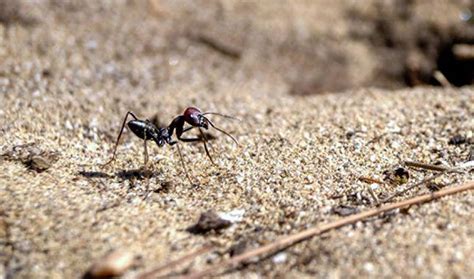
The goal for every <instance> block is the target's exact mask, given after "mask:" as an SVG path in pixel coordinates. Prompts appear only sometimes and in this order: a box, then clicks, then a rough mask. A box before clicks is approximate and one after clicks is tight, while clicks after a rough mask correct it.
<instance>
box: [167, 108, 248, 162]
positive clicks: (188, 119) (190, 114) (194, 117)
mask: <svg viewBox="0 0 474 279" xmlns="http://www.w3.org/2000/svg"><path fill="white" fill-rule="evenodd" d="M208 114H213V115H219V116H222V117H225V118H231V119H237V118H235V117H233V116H229V115H225V114H222V113H218V112H204V113H203V112H201V110H199V109H198V108H195V107H188V108H186V110H184V113H183V114H182V115H178V116H176V117H175V118H174V119H173V121H171V124H170V125H169V126H168V130H169V134H170V135H172V134H173V132H174V130H175V129H176V137H177V138H178V140H180V141H183V142H195V141H202V142H203V143H204V149H205V150H206V154H207V157H208V158H209V160H210V161H211V163H212V164H214V165H215V163H214V160H213V159H212V157H211V154H210V153H209V150H208V148H207V144H206V142H207V141H208V140H207V137H206V135H205V134H204V132H203V131H202V129H201V128H204V129H206V130H207V129H209V125H211V127H213V128H214V129H216V130H218V131H219V132H221V133H223V134H225V135H227V136H228V137H230V138H231V139H232V140H233V141H234V142H235V143H236V144H237V145H238V144H239V143H238V142H237V140H236V139H235V138H234V137H233V136H232V135H231V134H229V133H228V132H226V131H224V130H222V129H220V128H218V127H216V125H214V123H212V121H211V120H209V118H207V117H206V116H205V115H208ZM185 123H188V124H189V125H191V126H190V127H187V128H184V124H185ZM193 128H198V129H199V132H200V134H201V138H202V139H201V138H198V137H195V138H183V137H182V135H183V133H184V132H187V131H189V130H191V129H193Z"/></svg>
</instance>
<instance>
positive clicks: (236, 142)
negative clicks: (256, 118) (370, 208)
mask: <svg viewBox="0 0 474 279" xmlns="http://www.w3.org/2000/svg"><path fill="white" fill-rule="evenodd" d="M203 117H204V119H206V120H207V122H209V124H210V125H211V126H212V127H213V128H214V129H216V130H217V131H219V132H221V133H223V134H225V135H227V136H228V137H230V138H231V139H232V140H233V141H234V142H235V144H237V145H239V142H238V141H237V140H236V139H235V138H234V137H233V136H232V135H231V134H229V133H228V132H226V131H224V130H222V129H220V128H218V127H216V125H214V123H212V122H211V120H209V118H207V117H205V116H203Z"/></svg>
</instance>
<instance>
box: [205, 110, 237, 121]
mask: <svg viewBox="0 0 474 279" xmlns="http://www.w3.org/2000/svg"><path fill="white" fill-rule="evenodd" d="M206 114H212V115H218V116H222V117H225V118H230V119H234V120H237V121H241V120H240V119H239V118H237V117H235V116H231V115H226V114H222V113H219V112H204V113H201V115H206Z"/></svg>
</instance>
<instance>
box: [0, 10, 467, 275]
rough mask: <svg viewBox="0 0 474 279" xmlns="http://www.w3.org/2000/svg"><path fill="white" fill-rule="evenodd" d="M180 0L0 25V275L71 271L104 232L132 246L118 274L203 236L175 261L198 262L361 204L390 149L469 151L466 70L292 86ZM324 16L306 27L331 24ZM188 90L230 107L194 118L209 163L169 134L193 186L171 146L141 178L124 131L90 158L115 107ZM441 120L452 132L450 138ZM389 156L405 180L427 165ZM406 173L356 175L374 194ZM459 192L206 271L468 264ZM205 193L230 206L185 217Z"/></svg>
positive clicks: (115, 123) (137, 145)
mask: <svg viewBox="0 0 474 279" xmlns="http://www.w3.org/2000/svg"><path fill="white" fill-rule="evenodd" d="M164 2H166V1H164ZM322 2H324V1H322ZM225 3H228V4H229V3H232V2H225ZM167 5H169V6H167ZM179 5H180V4H177V3H172V4H170V3H165V4H163V6H160V7H159V8H158V10H156V9H151V8H150V6H149V4H146V3H145V2H143V3H142V2H138V3H131V2H129V1H110V2H103V3H101V4H96V3H95V2H94V1H90V2H84V3H83V4H77V3H75V2H74V1H71V2H69V1H67V2H66V1H52V2H51V3H46V2H45V3H43V2H42V1H39V2H38V3H35V4H31V7H30V8H31V9H30V10H29V12H28V13H26V14H25V15H23V16H24V17H28V18H33V19H34V20H33V22H32V23H30V22H29V21H28V23H25V22H23V21H22V20H16V19H15V20H14V21H12V22H11V23H9V24H6V25H5V24H4V25H0V59H1V63H0V104H1V106H0V127H1V129H0V154H3V155H2V157H1V159H0V249H1V250H0V251H1V253H0V262H1V265H0V278H1V277H2V276H3V277H6V278H78V277H81V276H82V275H83V274H85V272H86V271H87V270H88V269H89V268H90V266H91V265H92V264H93V263H94V262H95V261H96V260H97V259H98V258H100V257H102V256H103V255H105V254H107V253H108V252H109V251H111V250H115V249H127V250H129V251H131V252H132V253H133V254H134V255H136V256H137V261H136V264H135V266H134V267H133V268H132V269H130V270H129V271H128V272H127V273H126V274H125V278H133V277H134V276H136V275H137V274H139V273H141V272H144V271H147V270H150V269H152V268H153V267H156V266H159V265H160V264H163V263H165V262H167V261H169V260H171V259H175V258H178V257H180V256H182V255H185V254H187V253H189V252H190V251H193V250H196V249H198V248H200V247H202V246H203V245H206V244H210V243H211V244H213V245H215V246H216V251H218V252H219V253H210V254H207V255H204V256H202V257H199V258H198V259H197V260H196V261H194V262H193V263H192V264H190V265H187V266H186V265H185V266H184V267H181V268H177V269H176V271H177V272H182V271H183V270H184V268H187V269H186V270H188V271H189V270H200V269H202V268H204V267H205V266H206V265H207V264H208V263H211V262H215V261H217V260H218V259H219V258H220V257H228V256H229V255H228V251H229V249H230V248H231V247H232V246H234V245H236V244H238V243H246V247H247V249H250V248H253V247H257V246H258V245H262V244H265V243H269V242H271V241H272V240H274V239H276V238H277V237H279V236H282V235H287V234H290V233H294V232H298V231H301V230H303V229H305V228H308V227H311V226H314V225H317V224H322V223H325V222H329V221H332V220H336V219H338V218H341V217H340V216H339V215H338V214H336V213H335V212H334V208H337V207H339V206H350V207H354V208H357V209H358V210H364V209H368V208H373V207H374V201H373V198H372V197H371V196H370V194H369V192H368V187H370V185H369V184H367V183H364V182H361V181H360V180H359V177H360V176H367V177H372V178H374V179H378V180H384V177H385V176H386V174H385V173H386V172H387V171H388V172H393V171H394V170H395V169H397V168H398V167H404V166H403V162H404V161H405V160H412V161H420V162H425V163H430V164H441V165H445V166H457V165H460V164H462V163H464V162H466V161H468V159H469V156H470V154H471V153H472V148H473V144H472V142H473V140H474V138H473V131H474V88H473V87H472V86H465V87H461V88H441V87H416V88H405V89H397V90H388V89H380V88H377V87H363V88H354V89H350V90H345V91H344V92H340V93H334V94H314V95H309V96H303V97H302V96H295V95H291V94H288V92H289V90H290V88H289V87H290V85H289V84H288V82H287V80H286V79H284V78H281V75H280V74H279V72H278V71H263V72H261V71H260V69H261V68H265V67H267V66H268V65H261V64H252V60H253V59H256V56H255V55H256V54H255V53H252V49H251V50H250V51H249V52H243V54H242V57H241V58H239V59H237V60H236V58H232V57H229V56H228V55H226V54H222V53H220V52H219V51H215V50H214V49H212V48H210V47H209V46H207V45H204V44H200V43H196V42H195V41H194V40H193V39H189V37H187V36H185V35H183V34H186V28H185V27H181V26H177V25H176V17H178V16H182V14H181V13H183V14H186V10H187V9H191V8H192V7H191V8H189V7H188V8H181V9H180V8H179ZM229 5H230V4H229ZM301 5H303V4H301ZM170 7H173V8H174V9H171V8H170ZM226 7H227V6H226ZM160 8H161V9H162V10H160ZM262 9H263V8H262ZM334 9H335V11H337V7H336V8H334ZM263 10H265V9H263ZM270 10H271V9H270ZM206 11H209V9H208V7H207V6H205V5H204V8H203V11H202V14H201V15H200V16H202V17H205V15H206ZM258 11H259V12H261V13H262V18H264V19H267V18H271V17H270V16H268V14H267V13H264V12H263V11H261V10H258ZM329 11H333V10H331V9H330V10H329ZM334 14H337V13H336V12H334ZM331 15H332V13H331V12H329V15H328V17H330V16H331ZM260 24H261V26H264V27H265V26H268V25H271V24H274V26H275V25H276V26H278V24H276V23H272V22H266V21H264V20H262V22H260ZM183 25H186V24H185V23H183ZM281 25H282V28H284V27H285V21H282V23H281ZM323 26H326V27H324V28H323V27H320V28H321V30H324V31H321V30H319V29H318V30H319V31H318V30H317V31H314V32H328V33H329V32H330V31H328V29H330V28H334V29H336V28H337V27H340V28H342V29H344V28H343V27H344V25H343V24H340V25H338V24H335V25H334V26H330V25H329V24H326V25H323ZM341 26H342V27H341ZM180 28H182V29H180ZM262 28H263V27H262ZM341 32H342V33H343V34H345V33H344V31H341ZM236 33H238V32H236ZM257 54H258V52H257ZM268 67H269V66H268ZM188 106H196V107H199V108H201V109H202V110H204V111H218V112H222V113H225V114H229V115H233V116H235V117H238V118H239V119H240V121H236V120H231V119H225V118H219V117H218V116H211V118H212V120H213V121H214V122H215V123H216V124H217V125H219V127H222V128H224V129H225V130H227V131H229V132H230V133H231V134H232V135H234V136H235V137H236V138H237V139H238V141H239V145H235V144H234V143H233V142H232V141H231V140H230V139H229V138H227V137H226V136H225V135H223V134H220V133H218V132H217V131H215V130H210V131H209V133H211V134H212V135H213V136H215V137H216V139H213V140H212V141H211V142H210V145H211V146H212V149H211V154H212V155H213V158H214V160H215V161H216V164H217V165H212V164H211V162H210V161H209V160H208V158H207V157H206V154H205V152H204V148H203V146H202V145H201V144H199V143H197V144H186V143H183V144H181V147H182V149H183V152H184V155H185V162H186V164H187V166H188V168H189V171H190V174H191V176H192V179H193V180H194V181H196V182H197V183H198V184H199V185H198V186H193V185H190V183H189V182H188V181H187V180H186V177H185V175H184V172H183V169H182V166H181V164H180V160H179V156H178V153H177V152H176V147H172V146H164V147H162V148H159V147H157V146H156V145H154V144H152V143H150V144H149V145H148V147H149V148H148V149H149V153H150V163H149V166H148V168H149V169H150V170H151V171H152V173H153V174H152V176H151V177H150V178H149V179H146V178H143V177H142V176H141V175H140V171H137V169H139V168H141V167H142V166H143V142H142V141H140V140H139V139H138V138H136V137H135V136H133V135H132V134H131V133H130V132H128V131H127V132H125V134H124V135H123V140H122V143H121V144H120V145H119V148H118V152H117V159H116V161H115V162H114V163H113V164H111V165H110V166H107V167H105V168H104V167H101V166H100V164H101V163H104V162H106V161H107V160H108V159H109V158H110V156H111V152H112V150H113V147H114V143H115V139H116V136H117V134H118V132H119V129H120V126H121V123H122V121H123V117H124V115H125V113H126V112H127V111H133V112H135V113H136V114H137V115H138V116H139V117H141V118H143V119H147V118H148V119H152V118H153V119H157V120H158V121H157V122H158V123H160V125H167V124H169V122H171V120H172V119H173V117H175V116H176V115H179V114H180V113H182V112H183V110H184V108H186V107H188ZM455 136H461V137H462V138H464V139H465V140H464V142H462V143H459V144H450V140H451V139H452V138H453V137H455ZM33 155H35V156H39V157H41V158H44V159H45V160H46V161H47V162H46V166H45V168H46V170H44V171H42V170H41V169H40V170H38V169H36V170H35V169H32V168H31V167H29V166H31V159H32V156H33ZM28 160H29V161H28ZM48 162H49V163H51V165H50V166H48V164H47V163H48ZM40 165H41V163H40ZM404 168H405V169H407V170H408V171H409V175H410V177H409V179H408V184H409V183H413V182H416V181H419V180H421V179H423V178H424V177H426V176H427V175H429V174H430V173H431V172H429V171H417V170H414V169H411V168H406V167H404ZM137 173H138V174H137ZM473 179H474V174H473V172H470V173H463V174H449V175H445V176H443V177H442V178H440V179H438V180H436V181H435V183H434V184H433V185H429V186H430V187H427V186H422V187H419V188H417V189H415V190H413V191H410V192H408V193H406V194H404V195H403V196H401V197H398V198H397V200H401V199H404V198H408V197H411V196H413V195H416V194H421V193H429V192H430V191H431V190H430V189H432V187H435V186H436V187H444V186H451V185H458V184H461V183H463V182H466V181H470V180H473ZM408 184H406V183H405V184H397V183H396V182H387V183H385V184H384V185H373V188H374V192H375V194H376V195H377V196H378V197H379V198H383V197H384V196H387V195H388V194H389V193H393V192H394V191H396V190H399V189H403V188H404V187H406V186H407V185H408ZM473 209H474V193H473V192H472V191H471V192H466V193H462V194H458V195H455V196H451V197H447V198H443V199H440V200H436V201H434V202H431V203H428V204H424V205H421V206H415V207H412V208H410V209H408V210H405V211H403V212H398V211H397V212H394V213H393V214H388V215H385V216H383V217H377V218H372V219H370V220H367V221H365V222H359V223H357V224H355V225H354V226H348V227H344V228H342V229H339V230H335V231H331V232H328V233H326V234H324V235H322V236H320V237H315V238H313V239H311V240H309V241H305V242H302V243H300V244H298V245H296V246H294V247H291V248H290V249H288V250H286V251H284V252H282V253H280V254H277V255H276V256H273V257H270V258H268V259H265V260H263V261H260V262H258V263H256V264H251V265H248V266H246V267H245V268H241V269H238V270H234V271H232V272H230V273H226V274H223V275H221V276H223V277H232V278H234V277H235V278H238V277H241V276H245V277H248V278H253V277H274V276H278V277H286V278H303V277H305V276H306V277H314V276H318V277H367V276H368V277H381V276H386V277H400V276H401V277H425V278H426V277H437V278H440V277H460V278H469V277H472V276H473V275H474V267H473V265H472V264H471V263H472V262H474V231H473V228H474V219H473V218H472V212H473ZM207 210H214V211H216V212H219V213H234V215H237V218H236V219H235V220H233V221H234V223H233V224H232V225H231V226H230V227H229V228H226V229H222V230H220V231H219V232H210V233H208V234H205V235H194V234H191V233H189V232H187V231H186V228H188V227H189V226H191V225H193V224H194V223H195V222H196V221H197V219H198V218H199V216H200V214H201V213H202V212H205V211H207ZM186 270H184V271H186Z"/></svg>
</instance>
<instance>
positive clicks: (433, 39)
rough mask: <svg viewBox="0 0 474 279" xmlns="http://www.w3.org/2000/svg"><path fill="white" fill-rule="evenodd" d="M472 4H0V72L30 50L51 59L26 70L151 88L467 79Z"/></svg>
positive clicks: (327, 88) (325, 86)
mask: <svg viewBox="0 0 474 279" xmlns="http://www.w3.org/2000/svg"><path fill="white" fill-rule="evenodd" d="M473 9H474V2H473V1H470V0H436V1H431V0H398V1H395V0H393V1H376V0H367V1H350V0H336V1H330V0H300V1H273V0H262V1H233V0H219V1H207V0H206V1H204V0H202V1H172V0H147V1H145V0H143V1H131V0H128V1H127V0H113V1H112V0H110V1H71V0H35V1H26V0H0V23H1V25H0V28H1V29H0V31H1V32H2V33H4V35H3V36H1V38H2V42H1V44H0V46H1V48H0V58H1V64H0V65H1V71H2V72H3V73H2V72H0V75H2V74H3V75H8V72H10V70H11V69H9V67H13V66H12V65H14V64H16V63H15V60H16V59H18V58H19V57H21V56H28V55H30V56H31V55H33V53H35V52H36V53H40V54H41V57H46V58H48V59H45V60H42V61H41V62H39V61H37V62H38V65H35V61H31V63H30V64H31V65H30V72H31V69H34V68H35V67H39V68H41V70H42V74H43V75H47V76H51V78H54V77H56V78H71V77H72V76H74V78H75V79H76V80H77V79H83V80H84V81H87V79H95V80H97V79H103V81H104V82H107V83H109V82H112V83H116V85H117V84H122V85H125V84H126V85H127V86H128V85H130V86H132V87H135V88H142V89H146V90H157V89H158V88H160V87H163V86H167V85H170V84H179V83H186V84H195V83H199V84H200V86H198V87H201V86H202V84H205V87H206V90H208V91H209V92H212V91H213V82H214V81H215V80H216V79H229V80H233V81H236V82H239V80H246V79H251V78H254V77H259V78H263V79H265V80H266V79H268V80H271V81H275V82H281V83H282V84H284V85H285V86H286V87H285V90H286V91H287V93H288V94H292V95H309V94H320V93H326V92H339V91H345V90H347V89H352V88H360V87H367V86H377V87H383V88H401V87H405V86H419V85H433V86H440V85H444V86H448V85H454V86H463V85H469V84H472V83H473V80H474V20H473V15H472V12H473ZM38 29H41V30H43V31H39V30H38ZM20 46H21V47H20ZM39 59H41V58H40V57H39ZM25 60H26V59H23V61H25ZM34 60H38V59H34ZM39 64H41V65H39ZM135 65H136V67H134V66H135ZM15 67H18V65H16V66H15ZM17 71H22V69H17ZM23 72H28V71H23Z"/></svg>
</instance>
